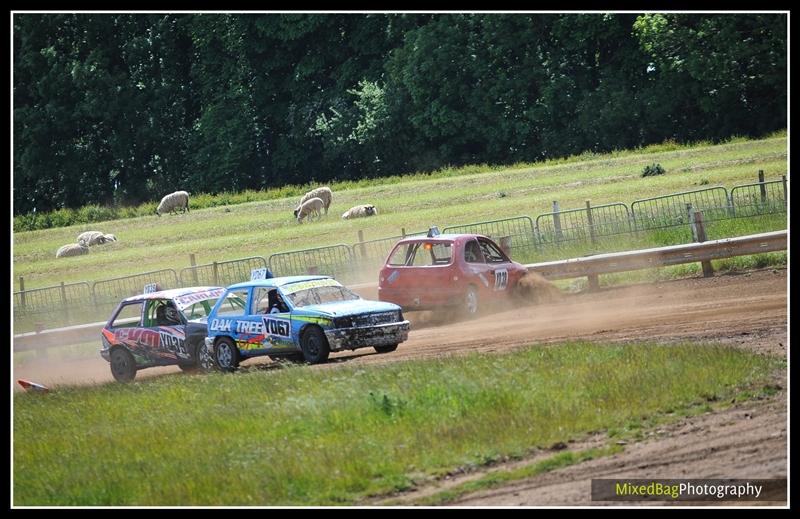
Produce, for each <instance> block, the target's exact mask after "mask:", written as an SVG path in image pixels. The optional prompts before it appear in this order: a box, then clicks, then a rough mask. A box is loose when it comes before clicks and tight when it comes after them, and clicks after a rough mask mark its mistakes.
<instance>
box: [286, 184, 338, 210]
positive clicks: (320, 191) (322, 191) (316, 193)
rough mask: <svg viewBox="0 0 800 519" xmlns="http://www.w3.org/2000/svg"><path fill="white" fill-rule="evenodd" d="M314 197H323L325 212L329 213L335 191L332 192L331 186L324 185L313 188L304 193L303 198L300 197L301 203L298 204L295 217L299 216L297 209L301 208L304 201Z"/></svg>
mask: <svg viewBox="0 0 800 519" xmlns="http://www.w3.org/2000/svg"><path fill="white" fill-rule="evenodd" d="M312 198H321V199H322V202H323V203H324V207H325V214H328V208H329V207H330V206H331V201H332V200H333V192H331V188H329V187H327V186H323V187H318V188H316V189H312V190H311V191H309V192H308V193H306V194H305V195H303V198H301V199H300V203H299V204H297V209H295V215H294V216H295V217H297V211H298V210H299V209H300V206H301V205H303V202H305V201H306V200H311V199H312Z"/></svg>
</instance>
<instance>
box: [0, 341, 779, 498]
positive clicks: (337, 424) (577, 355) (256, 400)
mask: <svg viewBox="0 0 800 519" xmlns="http://www.w3.org/2000/svg"><path fill="white" fill-rule="evenodd" d="M781 366H783V363H782V362H781V361H780V360H778V359H775V358H772V357H767V356H763V355H755V354H752V353H749V352H745V351H742V350H737V349H732V348H726V347H716V346H709V345H700V346H698V345H688V344H687V345H677V346H658V345H648V344H630V345H592V344H588V343H569V344H563V345H559V346H551V347H530V348H526V349H522V350H518V351H516V352H513V353H510V354H504V355H478V354H470V355H465V356H456V357H448V358H441V359H437V360H426V361H410V362H398V363H392V364H388V365H384V366H378V367H373V368H369V369H364V368H362V367H347V366H342V367H337V368H336V369H325V368H323V369H309V368H306V367H287V368H285V369H278V370H274V369H273V370H258V371H253V372H249V373H238V374H234V375H225V374H211V375H198V376H186V375H180V374H177V375H175V376H165V377H159V378H156V379H149V380H143V381H140V382H136V383H134V384H130V385H121V384H110V385H104V386H99V387H84V388H72V389H69V388H65V389H60V390H59V391H56V392H52V393H49V394H46V395H42V394H35V393H33V394H17V395H15V396H14V440H15V441H14V444H13V456H14V465H13V471H14V484H13V489H14V504H15V505H206V504H219V505H256V504H257V505H325V504H358V503H360V502H363V500H364V499H366V498H367V497H368V496H375V495H386V494H388V493H390V492H393V491H396V490H402V489H407V488H410V487H411V486H413V485H414V482H415V481H424V480H426V479H430V478H434V477H437V476H441V475H443V474H445V473H447V472H450V471H453V470H455V469H461V470H469V468H470V467H473V468H474V467H478V466H482V465H485V464H489V463H492V462H494V461H496V460H499V459H507V458H511V459H515V458H520V457H523V456H526V455H528V454H530V453H531V452H535V451H537V450H538V449H547V448H549V447H550V446H551V445H553V444H554V443H556V442H567V441H569V440H570V439H577V438H580V437H582V436H584V435H586V434H588V433H589V432H595V431H607V432H608V433H609V436H610V437H611V436H618V435H620V434H624V433H625V431H634V430H637V429H639V428H640V427H641V424H642V423H643V422H644V421H646V420H650V419H652V418H653V417H654V416H661V417H662V418H663V419H670V417H673V418H675V419H678V418H680V417H682V416H687V415H688V414H691V413H692V412H695V411H693V410H696V409H698V406H699V408H701V409H706V410H708V409H710V407H709V402H729V401H730V400H731V398H737V397H740V396H741V395H743V394H745V392H747V394H750V395H757V394H760V393H761V392H762V391H764V390H765V388H766V384H767V382H768V380H769V377H770V376H771V374H772V373H773V372H774V370H776V369H779V368H780V367H781ZM612 431H613V433H612ZM611 452H613V448H612V449H610V450H609V449H605V450H600V451H596V452H592V453H589V454H586V453H584V454H576V455H575V457H574V459H566V458H565V459H561V458H559V459H554V460H553V461H551V462H550V464H549V465H545V466H542V467H539V468H536V467H534V469H535V470H546V469H548V468H554V467H557V466H561V465H564V464H568V463H572V462H577V461H580V460H581V459H584V457H585V456H589V455H591V456H595V455H603V454H608V453H611Z"/></svg>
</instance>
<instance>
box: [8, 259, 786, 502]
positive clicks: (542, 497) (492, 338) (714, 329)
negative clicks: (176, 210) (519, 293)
mask: <svg viewBox="0 0 800 519" xmlns="http://www.w3.org/2000/svg"><path fill="white" fill-rule="evenodd" d="M787 278H788V271H787V270H786V269H765V270H760V271H754V272H750V273H746V274H741V275H723V276H717V277H713V278H709V279H703V278H691V279H682V280H676V281H668V282H660V283H656V284H642V285H633V286H627V287H620V288H610V289H603V290H601V291H599V292H597V293H582V294H575V295H567V296H566V297H565V298H564V299H563V300H562V301H561V302H557V303H553V304H547V305H543V304H539V305H534V306H526V307H519V308H511V309H505V310H504V309H496V310H495V311H493V312H490V313H488V314H487V315H485V316H483V317H481V318H480V319H477V320H474V321H470V322H434V321H432V316H431V315H430V314H427V315H425V314H420V315H416V316H415V315H412V316H410V318H411V320H412V323H413V324H412V332H411V334H410V337H409V340H408V341H407V342H405V343H403V344H401V345H400V347H399V348H398V350H397V351H396V352H393V353H391V354H385V355H378V354H376V353H374V352H373V351H372V350H359V351H356V352H346V353H337V354H333V355H331V360H332V362H329V363H328V364H326V365H323V366H319V367H315V368H314V369H331V368H334V367H335V366H336V365H337V364H341V363H346V364H347V365H351V363H356V364H378V363H385V362H396V361H401V360H407V359H424V358H431V357H439V356H443V355H452V354H463V353H465V352H472V351H480V352H500V351H508V350H511V349H514V348H518V347H524V346H526V345H529V344H553V343H558V342H563V341H568V340H576V339H586V340H592V341H598V342H628V341H643V340H646V341H657V342H665V343H674V342H680V341H696V342H715V343H724V344H731V345H734V346H736V347H742V348H747V349H750V350H752V351H756V352H760V353H770V354H774V355H779V356H783V357H785V356H786V349H787V332H788V321H787V301H788V299H787V281H788V279H787ZM269 364H270V363H269V361H260V360H258V359H257V360H251V361H248V362H246V363H245V364H244V365H243V366H244V369H263V368H265V367H267V366H269ZM170 373H174V374H176V376H182V375H179V370H178V368H176V367H168V368H155V369H149V370H144V371H142V372H141V373H140V374H139V375H137V378H145V377H149V376H159V375H162V374H170ZM14 377H15V379H16V378H30V379H32V380H35V381H37V382H41V383H44V384H48V385H53V386H57V385H60V384H67V385H71V384H93V383H104V382H108V381H111V380H112V379H111V374H110V372H109V368H108V364H107V363H106V362H105V361H103V360H102V359H101V358H100V357H99V355H98V356H97V357H96V358H92V359H85V360H76V361H62V362H59V363H52V364H48V363H45V362H41V361H33V362H30V363H27V364H23V365H20V366H15V368H14ZM776 383H777V384H779V385H781V387H786V383H785V380H779V381H776ZM781 394H782V395H783V396H782V397H781V398H778V399H772V400H770V401H769V402H767V403H760V404H759V403H754V404H752V406H751V407H753V409H751V410H750V411H749V412H750V413H751V415H755V416H759V420H748V421H746V422H743V424H739V425H734V426H732V427H728V428H725V427H722V426H721V425H720V423H715V422H714V420H728V418H712V419H711V421H708V420H706V419H699V420H700V422H702V425H700V426H698V427H697V428H695V429H691V427H690V429H685V430H681V429H680V426H678V428H677V429H675V431H674V434H667V435H665V438H664V439H663V440H656V441H655V443H654V444H653V445H651V446H650V447H643V445H644V444H636V445H635V446H631V447H635V448H627V449H626V452H625V453H623V454H621V455H617V456H615V457H612V458H608V459H606V460H602V459H601V460H596V461H592V462H588V463H584V464H581V465H579V466H577V467H572V468H568V469H564V470H560V471H556V472H553V473H550V474H546V475H544V476H541V477H540V478H536V479H535V480H533V481H526V482H521V483H519V485H521V486H520V489H519V490H514V491H511V492H505V491H502V490H501V491H494V492H491V493H487V494H486V495H484V496H478V497H470V499H469V500H467V501H464V502H463V504H469V505H499V504H505V505H519V504H529V505H537V504H578V503H583V504H591V503H587V502H585V501H586V500H587V498H586V493H585V489H584V488H583V487H582V486H581V485H583V486H585V484H586V481H588V479H587V478H589V477H590V476H587V474H614V475H623V476H627V477H630V476H631V475H632V474H639V475H643V476H644V475H647V477H742V478H745V477H750V478H752V477H785V476H786V406H785V402H782V400H781V399H784V400H785V398H786V395H785V393H781ZM737 412H738V411H736V410H732V411H730V413H728V414H729V415H730V416H729V421H732V422H736V421H737V420H738V418H736V416H737V415H736V413H737ZM731 413H733V414H731ZM723 414H724V413H723ZM714 416H716V415H714ZM725 416H728V415H725ZM704 420H705V421H704ZM762 420H763V421H762ZM687 427H688V426H687ZM729 432H730V434H729ZM688 444H691V447H686V449H684V451H681V450H680V447H681V446H685V445H688ZM761 446H763V447H761ZM753 449H755V450H753ZM681 452H683V454H680V453H681ZM748 456H750V457H751V458H752V463H745V462H743V461H742V460H746V459H748ZM653 460H662V461H653ZM692 460H694V461H692ZM709 460H718V461H709ZM594 467H596V468H594ZM649 467H657V470H656V471H655V472H653V471H651V470H648V468H649ZM754 467H755V468H757V469H758V470H753V468H754ZM590 469H591V470H590ZM634 469H636V470H634ZM587 471H589V472H587ZM656 475H657V476H656ZM595 477H603V476H595ZM575 481H580V483H579V484H577V483H575ZM559 485H561V487H559ZM564 485H566V487H564ZM514 488H516V487H514ZM564 488H567V489H571V490H570V491H569V492H566V493H565V491H564ZM547 489H549V490H547ZM570 492H572V493H570ZM570 496H571V497H570ZM595 504H596V503H595Z"/></svg>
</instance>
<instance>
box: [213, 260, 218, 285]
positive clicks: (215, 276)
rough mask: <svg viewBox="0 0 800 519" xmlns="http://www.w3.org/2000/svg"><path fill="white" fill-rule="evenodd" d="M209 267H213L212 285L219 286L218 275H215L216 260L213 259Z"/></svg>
mask: <svg viewBox="0 0 800 519" xmlns="http://www.w3.org/2000/svg"><path fill="white" fill-rule="evenodd" d="M211 268H212V269H213V273H214V286H219V281H218V279H217V278H218V275H217V262H216V261H215V262H214V263H212V265H211Z"/></svg>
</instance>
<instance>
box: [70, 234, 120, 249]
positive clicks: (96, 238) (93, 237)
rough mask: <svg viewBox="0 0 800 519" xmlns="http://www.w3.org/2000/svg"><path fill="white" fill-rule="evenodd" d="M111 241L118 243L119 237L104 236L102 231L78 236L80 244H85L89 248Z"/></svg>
mask: <svg viewBox="0 0 800 519" xmlns="http://www.w3.org/2000/svg"><path fill="white" fill-rule="evenodd" d="M110 241H117V237H116V236H114V235H113V234H103V233H102V232H100V231H86V232H82V233H81V234H79V235H78V243H83V244H84V245H87V246H89V247H91V246H92V245H102V244H103V243H108V242H110Z"/></svg>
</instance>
